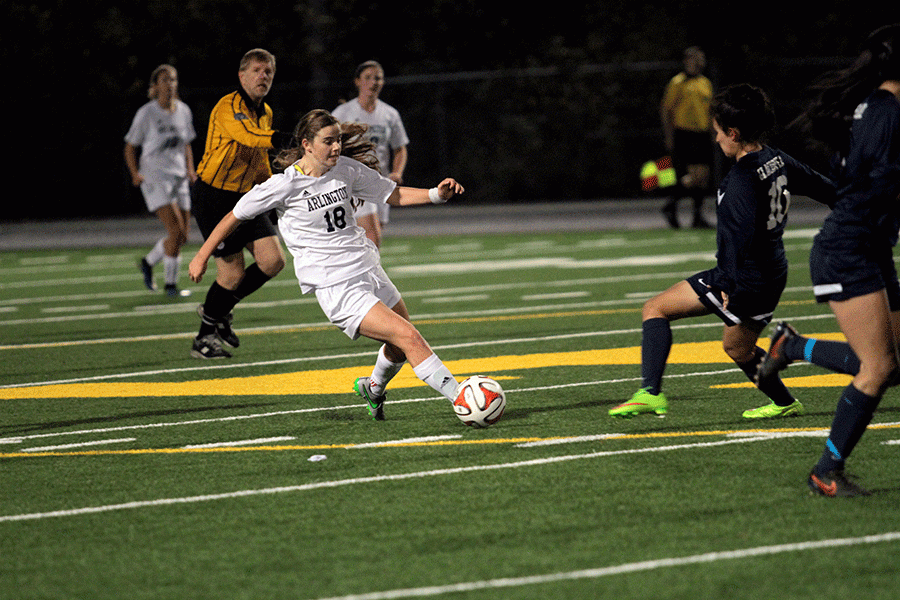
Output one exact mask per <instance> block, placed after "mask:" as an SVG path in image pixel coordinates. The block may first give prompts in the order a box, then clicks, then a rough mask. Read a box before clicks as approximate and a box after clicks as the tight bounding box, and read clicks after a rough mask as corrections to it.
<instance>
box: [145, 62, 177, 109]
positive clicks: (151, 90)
mask: <svg viewBox="0 0 900 600" xmlns="http://www.w3.org/2000/svg"><path fill="white" fill-rule="evenodd" d="M166 71H168V72H169V73H172V74H173V75H177V74H178V69H176V68H175V67H173V66H172V65H167V64H161V65H159V66H158V67H156V68H155V69H153V72H152V73H150V86H149V87H148V88H147V97H148V98H150V99H151V100H156V99H157V98H159V89H158V88H157V86H158V85H159V76H160V75H162V74H163V73H165V72H166ZM174 98H178V90H175V96H174Z"/></svg>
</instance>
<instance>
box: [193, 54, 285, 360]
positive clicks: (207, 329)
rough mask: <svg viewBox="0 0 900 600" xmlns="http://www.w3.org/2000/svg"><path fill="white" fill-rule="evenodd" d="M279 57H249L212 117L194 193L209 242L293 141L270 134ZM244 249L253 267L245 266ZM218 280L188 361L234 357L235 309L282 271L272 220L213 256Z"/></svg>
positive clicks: (252, 225) (202, 309) (255, 223)
mask: <svg viewBox="0 0 900 600" xmlns="http://www.w3.org/2000/svg"><path fill="white" fill-rule="evenodd" d="M274 77H275V57H274V56H273V55H272V54H271V53H270V52H268V51H266V50H263V49H262V48H256V49H253V50H250V51H249V52H247V53H246V54H245V55H244V57H243V58H242V59H241V62H240V66H239V68H238V81H239V82H240V87H239V88H238V90H237V91H235V92H232V93H231V94H228V95H227V96H225V97H223V98H222V99H221V100H219V102H218V103H217V104H216V106H215V107H214V108H213V110H212V114H210V117H209V130H208V131H207V134H206V147H205V149H204V153H203V159H202V160H201V161H200V165H199V166H198V167H197V175H198V176H199V179H198V181H197V182H196V184H195V185H194V187H193V190H192V198H191V200H192V204H193V209H194V217H195V218H196V220H197V226H198V228H199V229H200V232H201V233H202V234H203V237H204V239H205V238H207V237H208V236H209V234H210V233H211V232H212V230H213V229H215V227H216V225H218V223H219V221H220V220H221V219H222V217H224V216H225V215H226V214H228V212H229V211H230V210H231V209H232V208H234V205H235V204H236V203H237V201H238V200H239V199H240V197H241V196H242V195H244V193H246V192H248V191H250V189H251V188H252V187H253V186H254V185H256V184H257V183H262V182H263V181H265V180H267V179H268V178H269V177H271V176H272V168H271V166H270V165H269V150H271V149H272V148H281V147H282V146H284V145H286V144H287V143H289V141H290V139H291V135H290V134H286V133H283V132H279V131H274V130H273V129H272V109H271V108H270V107H269V105H267V104H266V103H265V102H263V98H265V97H266V95H267V94H268V93H269V90H270V89H271V88H272V80H273V78H274ZM244 248H247V249H248V250H249V251H250V254H251V255H252V256H253V258H254V260H255V261H256V262H255V263H253V264H251V265H250V266H248V267H245V265H244ZM213 256H214V257H215V260H216V280H215V281H214V282H213V283H212V285H210V287H209V291H208V292H207V293H206V300H205V301H204V303H203V304H201V305H200V306H199V307H198V309H197V310H198V313H199V314H200V322H201V323H200V331H199V332H198V334H197V337H196V338H195V339H194V342H193V346H192V348H191V356H194V357H195V358H229V357H231V353H230V352H228V351H227V350H226V349H225V348H223V344H225V345H227V346H230V347H232V348H237V346H238V345H239V343H240V341H239V340H238V337H237V335H235V333H234V331H233V330H232V328H231V320H232V309H233V308H234V307H235V305H236V304H237V303H238V302H239V301H240V300H242V299H243V298H245V297H247V296H248V295H250V294H251V293H253V292H255V291H256V290H258V289H259V288H260V287H262V285H263V284H264V283H266V282H267V281H268V280H269V279H271V278H272V277H274V276H275V275H277V274H278V272H279V271H281V269H283V268H284V263H285V258H284V251H283V250H282V248H281V242H280V240H279V238H278V232H277V229H276V227H275V221H274V219H273V218H272V217H271V216H270V215H261V216H260V217H257V218H256V219H253V220H251V221H246V222H245V223H243V224H242V225H241V226H240V227H239V228H238V229H237V230H236V231H235V232H234V233H233V234H231V235H230V236H229V237H228V238H227V239H226V240H225V241H224V242H223V243H222V244H221V245H220V246H219V248H217V249H216V251H215V252H214V253H213Z"/></svg>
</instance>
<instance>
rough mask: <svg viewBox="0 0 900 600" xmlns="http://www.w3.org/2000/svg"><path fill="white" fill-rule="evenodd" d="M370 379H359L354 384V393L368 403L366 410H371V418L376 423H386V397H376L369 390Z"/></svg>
mask: <svg viewBox="0 0 900 600" xmlns="http://www.w3.org/2000/svg"><path fill="white" fill-rule="evenodd" d="M370 379H371V378H370V377H357V378H356V381H354V382H353V391H354V392H356V395H357V396H360V397H361V398H363V399H364V400H365V401H366V408H368V409H369V416H371V417H372V419H373V420H375V421H384V401H385V399H386V398H385V395H384V394H382V395H380V396H376V395H375V394H373V393H372V390H370V389H369V380H370Z"/></svg>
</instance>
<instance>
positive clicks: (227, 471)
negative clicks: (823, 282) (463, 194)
mask: <svg viewBox="0 0 900 600" xmlns="http://www.w3.org/2000/svg"><path fill="white" fill-rule="evenodd" d="M713 244H714V239H713V234H712V232H694V231H677V232H673V231H652V232H635V231H632V232H604V233H597V234H588V233H578V234H565V235H551V234H540V235H531V236H522V235H492V236H484V237H477V238H476V237H467V238H463V239H458V238H450V237H446V238H443V237H435V238H387V239H386V241H385V249H384V253H383V254H384V263H385V265H386V267H387V268H388V272H389V273H391V275H392V277H393V279H394V281H395V282H396V283H397V285H398V286H399V287H400V289H401V291H402V292H403V293H404V297H405V299H406V302H407V304H408V306H409V307H410V310H411V312H412V314H413V315H414V320H415V321H416V323H417V325H418V327H419V329H420V330H421V331H422V332H423V334H424V335H425V337H426V338H427V339H428V340H429V341H430V342H431V344H432V345H433V346H434V347H435V348H437V351H438V353H439V354H440V356H441V357H442V358H443V359H444V360H445V361H446V362H447V363H448V364H452V363H453V362H454V361H463V360H466V359H486V360H487V362H486V363H478V364H484V365H488V366H489V365H490V364H491V363H490V359H491V358H493V357H500V356H521V357H527V356H531V355H535V354H549V355H556V354H558V355H559V356H560V362H559V364H558V365H549V366H546V365H544V366H541V367H539V368H530V367H529V364H528V361H527V360H526V359H525V358H523V359H522V363H521V366H520V367H518V368H514V369H505V370H503V371H497V372H493V371H491V370H490V369H488V372H486V373H485V374H488V375H492V376H496V377H498V378H499V379H500V381H501V382H502V384H503V385H504V387H505V389H506V390H507V392H508V402H509V405H508V408H507V412H506V414H505V415H504V418H503V419H502V420H501V421H500V422H499V423H498V424H497V425H496V426H494V427H491V428H489V429H485V430H472V429H468V428H465V427H463V426H462V425H461V424H460V423H459V421H458V420H457V419H456V418H455V416H453V414H452V411H451V410H450V407H449V406H448V405H447V403H446V401H445V400H443V399H438V398H436V397H435V393H434V392H433V391H431V390H430V388H426V387H421V386H419V387H404V388H398V389H393V390H391V392H390V394H389V404H388V413H387V414H388V420H387V421H385V422H383V423H375V422H372V421H370V420H369V419H368V418H367V416H366V413H365V410H364V409H363V408H362V406H361V405H360V404H359V402H358V399H357V398H355V397H354V396H353V395H352V393H350V386H351V384H352V380H348V381H347V382H346V386H345V387H346V392H345V393H322V392H317V390H303V393H290V394H268V393H267V394H260V393H257V392H258V390H254V389H253V388H252V386H248V388H247V389H246V392H245V393H241V394H234V395H217V394H215V386H216V384H215V382H216V380H220V379H223V378H233V377H252V376H259V375H267V374H271V375H278V374H285V373H298V375H297V377H298V378H300V377H301V376H302V374H303V373H304V372H307V371H313V370H327V369H336V368H346V367H358V368H359V369H362V370H363V374H365V371H367V370H368V369H370V368H371V363H372V360H373V357H374V353H375V351H376V349H377V345H376V344H375V343H373V342H370V341H367V340H360V341H358V342H356V343H351V342H350V341H349V340H348V339H347V338H346V337H345V336H344V335H343V334H341V333H340V332H339V331H337V330H335V329H333V328H330V327H328V326H327V325H326V324H324V323H323V318H322V316H321V314H320V312H319V309H318V307H317V306H316V305H315V304H314V303H312V302H310V301H309V299H308V298H303V297H301V296H300V295H299V292H298V290H297V287H296V283H295V282H294V281H293V280H292V276H291V274H290V273H289V272H288V271H289V269H286V272H285V273H284V274H282V275H280V276H279V278H278V279H276V280H275V281H273V282H271V283H270V284H269V285H267V286H266V287H264V288H263V289H262V290H261V291H260V292H259V293H258V294H255V295H254V296H253V298H252V300H251V301H248V302H247V303H246V305H242V306H241V307H239V308H238V310H237V312H236V320H235V326H236V328H237V330H238V332H239V333H240V334H241V339H242V346H241V347H240V348H239V349H237V350H236V351H235V358H234V359H232V360H231V361H227V362H221V361H210V362H200V361H195V360H191V359H190V358H189V357H188V348H189V343H190V338H191V336H192V335H193V333H194V330H195V328H196V323H197V317H196V313H195V312H194V307H195V305H196V303H197V302H198V301H199V299H200V298H201V296H200V294H202V291H203V290H204V289H205V288H204V286H192V287H193V289H194V290H195V295H194V296H193V297H192V298H189V299H186V300H185V299H179V300H169V299H167V298H164V297H162V296H161V295H152V294H149V293H143V292H141V291H140V287H139V284H140V280H139V277H138V275H137V272H136V270H135V269H134V266H133V265H134V260H133V259H134V258H136V257H137V256H138V255H139V251H138V250H129V249H113V250H108V251H107V250H97V251H42V252H27V253H26V252H10V253H2V254H0V272H2V273H3V278H2V284H0V311H2V312H0V353H2V356H3V360H2V361H0V385H3V386H4V387H2V388H0V393H3V392H6V391H8V390H12V389H16V388H10V387H9V386H26V387H27V386H31V387H28V389H30V390H32V391H31V392H29V393H27V394H26V395H25V397H22V398H15V399H9V398H6V397H4V399H0V402H3V403H4V405H5V408H4V410H3V418H2V421H0V442H2V443H0V462H2V465H0V468H2V471H3V480H2V483H3V484H2V486H0V532H2V535H0V554H2V556H3V557H4V560H3V561H2V562H0V597H3V598H6V597H9V598H97V599H102V598H125V597H127V598H135V599H140V598H154V599H158V598H180V599H184V598H325V597H336V596H344V595H355V594H359V595H364V594H373V596H371V597H378V593H379V592H389V591H391V590H407V589H409V590H414V589H417V588H423V587H429V586H437V588H436V589H432V590H430V591H428V592H427V593H428V594H435V595H437V596H446V597H450V598H473V599H474V598H477V599H484V598H504V599H507V598H510V599H516V598H535V597H554V598H555V597H567V598H598V597H616V598H685V599H688V598H690V599H692V600H695V599H696V598H721V597H726V596H727V597H730V598H747V599H754V600H755V599H762V598H772V597H790V598H820V597H822V596H823V595H824V596H826V597H843V598H875V599H881V598H884V599H887V598H896V597H897V595H898V593H900V584H898V582H897V579H896V556H897V549H898V541H896V539H895V540H893V541H886V542H872V543H860V544H857V545H852V546H838V547H822V548H816V549H803V548H802V547H801V548H798V549H795V550H785V551H783V552H779V553H775V554H762V555H754V554H753V553H752V552H749V553H747V554H746V555H741V554H739V555H736V556H734V557H730V556H729V557H726V556H723V555H716V554H715V553H727V552H734V551H741V550H752V549H758V548H764V547H769V546H780V545H782V544H793V543H805V542H827V541H829V540H842V539H847V538H861V537H864V536H876V535H880V534H887V533H892V532H897V531H900V522H898V520H897V514H896V507H897V499H898V497H900V480H898V478H897V474H896V468H895V465H896V464H897V460H896V459H897V456H896V453H897V452H900V445H897V444H896V441H897V440H898V439H900V428H897V427H896V426H895V425H891V424H892V423H896V422H898V421H900V408H898V404H897V401H896V395H895V393H894V392H889V393H888V395H887V396H886V397H885V400H884V401H883V403H882V407H881V409H880V411H879V413H878V414H877V415H876V419H875V424H876V425H878V424H887V425H886V426H884V427H881V428H877V427H873V428H872V429H871V430H870V431H869V432H868V433H867V434H866V437H865V438H864V439H863V442H862V443H861V445H860V446H859V448H858V449H857V451H856V453H855V454H854V456H853V459H852V464H851V468H852V470H853V471H854V472H857V473H859V474H860V475H861V476H862V482H863V484H864V485H866V486H868V487H871V488H873V489H874V491H875V492H876V493H875V494H874V495H873V496H871V497H868V498H862V499H853V500H845V499H839V500H829V499H823V498H816V497H810V496H809V495H808V494H807V493H806V488H805V477H806V473H807V471H808V469H809V468H810V466H811V465H812V464H813V463H814V462H815V460H816V459H817V457H818V455H819V453H820V452H821V449H822V445H823V440H824V434H823V433H822V432H823V431H824V430H825V429H826V428H827V427H828V426H829V424H830V421H831V415H832V411H833V408H834V404H835V402H836V399H837V393H838V388H836V387H809V388H797V389H795V393H796V394H797V395H798V397H799V398H800V399H801V400H802V401H803V402H804V403H805V405H806V407H807V410H808V413H807V414H806V415H805V416H802V417H797V418H792V419H786V420H780V421H767V422H763V423H758V422H747V421H745V420H743V419H741V417H740V413H741V412H742V411H743V410H744V409H746V408H749V407H753V406H757V405H759V404H761V403H763V402H764V401H765V399H764V398H763V397H762V396H761V395H760V394H759V393H758V392H757V391H756V390H754V389H752V388H747V387H738V388H727V389H723V388H718V387H714V386H717V385H721V384H733V383H742V382H743V381H745V378H744V375H743V374H742V373H740V372H739V371H738V370H737V369H736V368H734V366H733V365H730V364H728V363H727V362H726V361H724V360H718V359H716V360H712V359H711V362H708V363H706V362H696V363H683V362H681V363H679V362H673V363H672V364H670V365H669V367H668V369H667V372H666V373H667V379H666V383H665V389H666V393H667V394H668V396H669V398H670V413H669V415H668V416H667V417H666V418H665V419H658V418H655V417H644V418H636V419H632V420H626V421H620V420H612V419H609V418H608V417H607V416H606V411H607V410H608V409H609V408H610V407H611V406H613V405H615V404H617V403H619V402H621V401H623V400H624V399H626V398H628V397H629V396H630V395H631V393H633V392H634V390H635V389H636V388H637V385H638V381H639V379H638V378H639V366H638V365H636V364H612V363H610V364H569V363H570V362H571V361H568V362H567V357H568V354H569V353H572V352H575V351H583V350H606V349H622V350H621V352H622V353H623V354H624V353H626V352H627V349H629V348H632V349H633V348H634V347H636V346H638V345H639V344H640V305H641V302H642V300H643V298H646V297H648V296H649V295H651V294H653V293H655V292H657V291H660V290H662V289H664V288H665V287H668V286H669V285H671V284H673V283H675V282H676V281H678V280H679V279H681V278H683V277H685V276H687V275H689V274H691V273H693V272H695V271H697V270H700V269H703V268H707V267H708V266H709V265H710V264H712V259H711V256H712V247H713ZM808 247H809V239H807V238H804V237H802V236H798V237H797V238H795V239H792V240H790V241H788V249H789V258H790V260H791V264H792V271H791V276H790V280H789V284H788V286H789V289H788V291H787V292H786V293H785V296H784V298H783V301H782V306H781V307H780V308H779V311H778V314H777V317H776V318H788V319H796V321H795V322H796V323H797V324H798V326H799V327H800V329H801V330H802V331H811V332H821V333H828V332H834V331H836V326H835V323H834V320H833V318H831V317H830V316H829V314H828V311H827V307H822V306H818V305H816V304H814V303H812V302H811V301H810V298H811V294H810V291H809V289H808V286H809V281H808V274H807V272H806V266H805V265H806V257H807V254H808ZM192 250H193V249H188V251H187V252H186V255H187V256H190V255H191V254H192ZM691 254H696V255H697V257H696V258H690V257H689V255H691ZM634 256H640V257H645V258H646V257H651V256H653V257H656V260H649V258H648V259H647V260H643V261H635V260H632V257H634ZM62 261H65V262H62ZM511 261H518V262H516V263H513V262H511ZM468 262H471V264H470V265H468V266H469V268H468V270H465V271H464V272H455V270H454V266H460V265H466V263H468ZM60 264H63V265H64V266H65V267H66V268H58V267H59V265H60ZM73 273H74V275H73ZM115 315H122V316H115ZM682 325H683V327H682ZM720 338H721V326H720V325H719V324H717V323H716V322H715V320H713V319H711V318H706V319H696V320H689V321H683V322H679V323H677V324H676V329H675V343H676V344H683V343H690V342H715V341H717V340H719V339H720ZM604 356H607V355H604ZM795 372H796V373H797V374H802V375H814V374H818V373H819V372H818V371H817V370H816V369H815V368H814V367H809V366H798V367H792V368H791V369H789V371H788V375H790V376H793V375H794V373H795ZM466 374H471V373H466ZM458 375H459V376H464V375H465V374H462V373H458ZM84 381H96V382H98V383H103V384H104V385H112V386H114V385H116V384H117V383H121V382H139V383H143V384H145V385H146V387H147V390H148V391H147V395H146V396H137V397H134V396H115V395H113V396H111V397H100V396H90V395H80V396H79V395H64V394H65V393H66V392H63V394H62V395H60V396H59V397H52V398H39V397H38V396H39V391H38V390H39V388H38V387H35V386H41V387H44V386H43V384H48V383H60V382H70V383H77V382H84ZM194 381H208V382H210V383H208V384H207V385H208V387H209V388H211V389H210V390H209V391H208V392H206V391H204V393H192V394H187V395H171V396H165V395H164V396H159V395H155V394H154V393H153V389H154V384H159V383H172V382H175V383H179V382H181V383H185V384H191V383H192V382H194ZM71 389H72V390H75V389H77V388H74V387H73V388H71ZM307 392H308V393H307ZM28 394H31V395H30V396H29V395H28ZM301 411H305V412H301ZM754 429H765V430H768V431H773V432H775V433H781V434H783V435H781V436H771V437H768V438H765V439H762V438H758V437H757V438H752V437H747V434H746V432H748V431H749V430H754ZM79 432H80V433H79ZM742 434H743V435H742ZM788 434H793V435H788ZM602 436H606V437H602ZM535 441H541V442H547V443H544V444H528V442H535ZM550 441H556V442H557V443H553V444H551V443H549V442H550ZM563 441H565V442H566V443H562V442H563ZM99 442H105V443H99ZM246 442H249V443H246ZM386 442H391V444H389V445H380V444H384V443H386ZM81 443H91V444H93V445H84V446H76V445H75V444H81ZM217 443H225V444H226V446H224V447H205V448H197V447H194V446H197V445H205V444H217ZM322 457H324V458H322ZM310 459H313V460H310ZM58 511H73V512H58ZM707 555H708V560H702V561H701V560H698V561H690V560H689V561H680V559H684V558H685V557H698V556H707ZM667 560H670V562H666V561H667ZM645 561H647V564H645V565H643V566H634V565H636V564H637V563H644V562H645ZM653 561H661V562H659V563H656V562H653ZM622 565H630V567H629V566H626V567H623V568H622V569H619V570H617V569H615V567H618V566H622ZM605 568H610V569H609V571H608V572H606V571H598V570H600V569H605ZM554 574H562V575H561V576H559V577H552V576H553V575H554ZM545 576H546V577H545ZM528 578H538V579H528ZM498 580H503V581H498ZM455 584H472V585H469V586H464V587H463V588H461V590H460V591H454V590H453V588H451V587H442V586H453V585H455ZM424 595H426V591H420V592H409V593H405V594H396V595H395V597H422V596H424ZM385 597H389V596H387V595H386V596H385Z"/></svg>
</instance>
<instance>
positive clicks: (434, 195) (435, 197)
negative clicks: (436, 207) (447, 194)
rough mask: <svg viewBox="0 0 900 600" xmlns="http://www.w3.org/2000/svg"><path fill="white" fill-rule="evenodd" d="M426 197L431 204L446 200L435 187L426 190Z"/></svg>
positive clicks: (441, 202)
mask: <svg viewBox="0 0 900 600" xmlns="http://www.w3.org/2000/svg"><path fill="white" fill-rule="evenodd" d="M428 199H429V200H431V203H432V204H443V203H444V202H446V200H444V199H443V198H441V193H440V191H439V190H438V189H437V188H436V187H433V188H431V189H430V190H428Z"/></svg>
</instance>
